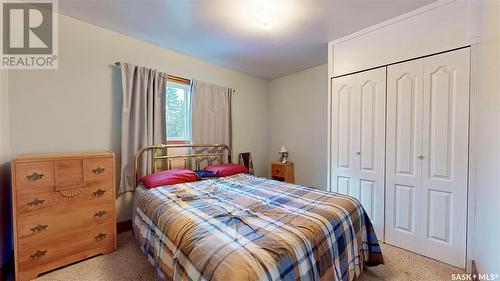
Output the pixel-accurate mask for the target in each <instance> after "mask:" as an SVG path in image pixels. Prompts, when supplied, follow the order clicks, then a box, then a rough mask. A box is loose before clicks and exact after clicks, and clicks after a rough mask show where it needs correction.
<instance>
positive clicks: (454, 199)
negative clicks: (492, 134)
mask: <svg viewBox="0 0 500 281" xmlns="http://www.w3.org/2000/svg"><path fill="white" fill-rule="evenodd" d="M469 52H470V51H469V49H468V48H467V49H462V50H458V51H454V52H450V53H445V54H441V55H437V56H433V57H429V58H426V59H425V60H424V83H425V85H424V104H423V132H422V134H423V140H424V141H423V155H422V157H423V158H422V165H423V167H422V168H423V175H422V192H423V198H424V200H423V204H422V207H423V208H422V210H423V213H422V218H423V226H424V231H425V233H424V235H423V241H422V253H423V254H424V255H427V256H430V257H433V258H436V259H439V260H441V261H444V262H446V263H449V264H452V265H455V266H458V267H462V268H463V267H465V245H466V228H465V226H466V216H467V207H466V206H467V165H468V138H469V135H468V128H469V126H468V124H469V113H468V112H469V76H470V74H469V69H470V66H469V57H470V54H469Z"/></svg>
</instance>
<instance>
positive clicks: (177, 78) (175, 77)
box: [115, 61, 236, 95]
mask: <svg viewBox="0 0 500 281" xmlns="http://www.w3.org/2000/svg"><path fill="white" fill-rule="evenodd" d="M115 65H116V66H120V65H121V63H120V62H118V61H117V62H115ZM167 76H168V77H172V78H173V79H174V80H181V81H182V80H188V81H191V79H187V78H183V77H179V76H175V75H168V74H167ZM232 90H233V95H234V94H236V90H235V89H232Z"/></svg>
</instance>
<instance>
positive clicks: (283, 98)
mask: <svg viewBox="0 0 500 281" xmlns="http://www.w3.org/2000/svg"><path fill="white" fill-rule="evenodd" d="M327 103H328V72H327V64H324V65H320V66H316V67H313V68H309V69H306V70H303V71H300V72H297V73H294V74H291V75H288V76H284V77H280V78H277V79H274V80H272V81H270V83H269V140H270V142H269V150H268V151H269V157H270V160H277V159H278V157H279V154H278V151H279V149H280V147H281V145H285V146H286V147H287V148H288V151H289V154H290V160H292V161H294V168H295V182H296V183H298V184H303V185H306V186H311V187H317V188H321V189H326V177H327V174H326V159H327V157H326V149H327V147H326V142H327V109H328V107H327Z"/></svg>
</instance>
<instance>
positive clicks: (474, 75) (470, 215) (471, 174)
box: [326, 43, 479, 272]
mask: <svg viewBox="0 0 500 281" xmlns="http://www.w3.org/2000/svg"><path fill="white" fill-rule="evenodd" d="M462 48H470V83H469V151H468V157H469V159H468V165H469V167H468V170H467V230H466V251H465V258H466V266H465V270H466V271H468V272H471V271H472V261H473V258H474V228H475V222H476V219H475V213H476V212H475V207H476V178H477V129H478V124H477V120H478V111H477V99H478V94H479V93H478V78H479V77H478V65H479V45H478V43H474V44H470V45H467V46H463V47H460V48H455V49H452V50H448V51H445V52H439V53H435V54H429V55H427V56H424V57H428V56H433V55H437V54H440V53H447V52H452V51H455V50H457V49H462ZM328 55H329V59H330V57H333V56H332V54H330V52H329V54H328ZM420 58H422V57H419V58H413V59H411V60H415V59H420ZM406 61H409V60H406ZM401 62H403V61H400V62H395V63H391V64H387V65H382V66H379V67H383V66H386V67H387V66H389V65H392V64H397V63H401ZM376 68H378V67H376ZM371 69H373V68H370V69H364V70H362V71H356V72H353V73H349V74H343V75H340V76H331V75H330V74H331V73H332V72H330V71H329V72H328V93H327V94H328V120H327V126H328V128H327V173H326V174H327V181H326V185H327V186H326V190H327V191H332V182H331V181H332V178H333V177H332V175H331V170H332V165H333V163H332V154H331V151H332V147H331V146H332V139H333V136H332V133H333V132H332V131H333V130H332V129H331V125H332V117H333V116H332V113H333V112H332V106H333V104H332V102H333V99H332V82H333V79H335V78H338V77H341V76H346V75H352V74H355V73H358V72H363V71H368V70H371ZM386 79H387V74H386ZM386 110H387V107H386ZM384 192H385V191H384ZM384 209H385V208H384ZM384 213H385V210H384Z"/></svg>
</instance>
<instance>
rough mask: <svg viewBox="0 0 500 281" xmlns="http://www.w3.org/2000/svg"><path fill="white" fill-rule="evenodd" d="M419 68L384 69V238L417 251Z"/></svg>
mask: <svg viewBox="0 0 500 281" xmlns="http://www.w3.org/2000/svg"><path fill="white" fill-rule="evenodd" d="M422 76H423V68H422V63H421V62H419V61H412V62H406V63H401V64H397V65H393V66H390V67H388V69H387V131H386V134H387V135H386V150H387V151H386V197H385V198H386V227H385V237H386V242H387V243H390V244H393V245H396V246H399V247H403V248H405V249H408V250H410V251H414V252H419V247H420V246H419V244H420V243H419V236H420V234H419V230H420V220H419V217H420V216H419V215H418V213H417V212H418V211H419V210H420V208H419V206H420V204H421V196H420V189H421V161H419V160H418V157H419V154H420V153H421V151H422V136H421V130H422V122H421V120H422V102H423V101H422V99H423V80H422Z"/></svg>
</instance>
